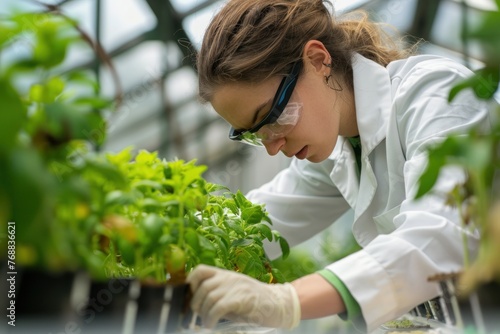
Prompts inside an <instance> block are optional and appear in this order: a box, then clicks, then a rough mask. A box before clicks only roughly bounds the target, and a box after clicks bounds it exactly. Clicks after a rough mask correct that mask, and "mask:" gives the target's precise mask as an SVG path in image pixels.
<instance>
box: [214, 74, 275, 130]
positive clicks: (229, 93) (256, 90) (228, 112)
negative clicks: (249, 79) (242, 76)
mask: <svg viewBox="0 0 500 334" xmlns="http://www.w3.org/2000/svg"><path fill="white" fill-rule="evenodd" d="M279 82H280V78H278V77H276V78H271V79H267V80H265V81H263V82H261V83H230V84H226V85H222V86H220V87H218V88H217V89H216V91H215V93H214V96H213V99H212V101H211V103H212V106H213V107H214V109H215V111H217V113H218V114H219V115H221V116H222V118H224V119H225V120H226V121H228V122H229V123H230V124H231V125H233V126H235V127H240V128H245V127H247V126H248V125H249V123H251V120H252V119H253V117H254V116H255V113H256V110H257V109H258V108H259V107H260V106H262V105H263V104H265V103H269V104H270V103H271V102H272V100H273V98H274V95H275V94H276V90H277V89H278V86H279ZM264 111H266V110H264Z"/></svg>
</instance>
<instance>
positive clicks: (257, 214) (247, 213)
mask: <svg viewBox="0 0 500 334" xmlns="http://www.w3.org/2000/svg"><path fill="white" fill-rule="evenodd" d="M262 216H263V213H262V209H261V207H259V206H253V207H247V208H244V209H243V210H242V211H241V218H242V219H243V220H244V221H245V222H246V223H247V224H249V225H253V224H257V223H260V222H261V221H262Z"/></svg>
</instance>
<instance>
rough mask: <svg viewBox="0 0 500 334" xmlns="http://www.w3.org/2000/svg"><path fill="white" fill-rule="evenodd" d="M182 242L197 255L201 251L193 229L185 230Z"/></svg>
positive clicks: (196, 234)
mask: <svg viewBox="0 0 500 334" xmlns="http://www.w3.org/2000/svg"><path fill="white" fill-rule="evenodd" d="M184 240H185V241H186V243H187V244H188V245H189V246H190V247H191V248H192V249H193V251H194V252H195V253H199V252H200V251H201V246H200V240H199V238H198V233H197V232H196V231H195V230H194V229H192V228H188V229H186V231H185V233H184Z"/></svg>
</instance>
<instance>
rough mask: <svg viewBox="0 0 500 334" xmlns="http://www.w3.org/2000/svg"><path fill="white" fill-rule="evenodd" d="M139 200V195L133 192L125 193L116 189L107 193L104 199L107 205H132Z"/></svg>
mask: <svg viewBox="0 0 500 334" xmlns="http://www.w3.org/2000/svg"><path fill="white" fill-rule="evenodd" d="M136 200H137V197H136V196H134V195H133V194H131V193H125V192H123V191H121V190H115V191H112V192H109V193H107V194H106V197H105V199H104V203H105V205H107V206H108V205H119V206H124V205H130V204H134V203H135V202H136Z"/></svg>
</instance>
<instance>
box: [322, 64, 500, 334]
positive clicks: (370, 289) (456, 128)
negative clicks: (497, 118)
mask: <svg viewBox="0 0 500 334" xmlns="http://www.w3.org/2000/svg"><path fill="white" fill-rule="evenodd" d="M468 74H470V73H469V72H467V71H464V70H463V69H462V68H461V67H460V66H456V67H455V66H454V65H453V63H451V62H446V61H443V62H440V61H436V62H434V63H429V64H422V66H417V67H415V69H414V70H412V71H411V72H409V74H408V75H407V76H406V77H404V78H400V79H401V80H402V82H401V84H400V86H399V89H398V90H397V92H396V96H395V97H394V101H393V103H394V104H393V113H394V114H393V116H392V117H396V119H395V121H396V124H397V128H398V138H394V137H392V138H389V137H388V138H387V141H389V140H395V141H397V140H399V141H400V145H401V148H402V149H401V152H402V154H404V155H405V159H406V162H405V163H404V166H403V173H402V175H403V178H404V184H405V192H406V198H405V199H402V203H401V206H400V210H399V214H397V215H396V216H395V217H394V219H393V223H394V226H395V230H394V231H393V232H392V233H389V234H381V235H379V236H377V237H376V238H375V239H373V240H372V241H371V242H370V243H369V244H367V245H366V247H364V248H363V250H361V251H359V252H356V253H354V254H352V255H350V256H348V257H346V258H344V259H342V260H340V261H337V262H336V263H333V264H331V265H329V266H328V267H327V269H329V270H331V271H332V272H333V273H335V274H336V275H337V276H338V277H339V278H340V279H341V280H342V282H343V283H344V284H345V285H346V286H347V287H348V289H349V290H350V292H351V294H352V295H353V297H354V298H355V299H356V300H357V302H358V303H359V305H360V307H361V309H362V314H363V318H364V321H365V323H366V326H367V328H366V329H367V331H368V332H372V331H373V330H375V329H376V328H377V327H378V326H379V325H381V324H383V323H384V322H386V321H389V320H391V319H395V318H397V317H399V316H401V315H403V314H404V313H406V312H408V311H409V310H411V309H412V308H413V307H415V306H416V305H418V304H420V303H422V302H424V301H426V300H429V299H431V298H433V297H435V296H437V295H438V292H439V291H438V287H437V284H436V283H431V282H428V278H429V277H430V276H433V275H435V274H438V273H450V272H457V271H459V270H461V268H462V263H463V252H464V249H463V248H462V247H463V246H462V233H466V234H467V235H468V237H469V247H470V251H471V252H472V254H474V251H475V250H476V247H477V242H478V234H477V233H476V232H474V231H469V232H466V231H464V230H463V229H462V228H461V226H460V218H459V215H458V214H457V211H456V210H455V209H452V208H450V207H449V206H446V205H445V200H446V198H445V197H446V196H445V195H444V194H445V193H446V192H448V191H449V190H450V189H452V188H453V187H454V186H455V185H456V184H457V183H461V182H463V181H464V180H465V174H464V172H463V171H462V170H460V169H458V168H457V167H447V168H444V169H443V170H442V173H441V174H440V176H439V178H438V181H437V184H436V186H435V188H434V190H433V193H431V194H428V195H427V196H424V197H423V198H422V199H421V200H414V195H415V193H416V189H417V187H418V179H419V177H420V175H421V174H422V172H423V171H424V169H425V167H426V164H427V154H426V149H427V147H429V145H432V144H435V143H437V142H440V141H442V140H443V139H444V138H445V137H446V136H447V135H450V134H465V133H466V132H467V131H468V130H469V129H470V128H472V127H476V128H478V127H479V128H482V129H484V130H487V128H488V127H489V126H490V123H489V120H488V108H487V106H486V105H485V104H484V103H482V102H480V101H478V100H477V99H476V98H475V97H474V95H473V94H472V93H471V92H470V91H464V92H462V93H460V94H459V95H458V96H457V98H456V99H455V100H454V101H453V102H452V103H448V101H447V98H448V92H449V90H450V88H451V87H452V86H453V85H454V84H455V83H457V82H458V81H460V80H462V79H463V78H464V77H465V76H466V75H468ZM393 120H394V119H393ZM389 163H390V162H389Z"/></svg>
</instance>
